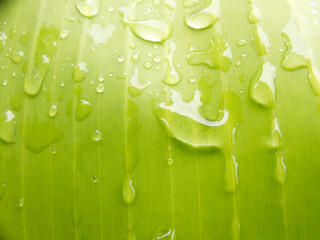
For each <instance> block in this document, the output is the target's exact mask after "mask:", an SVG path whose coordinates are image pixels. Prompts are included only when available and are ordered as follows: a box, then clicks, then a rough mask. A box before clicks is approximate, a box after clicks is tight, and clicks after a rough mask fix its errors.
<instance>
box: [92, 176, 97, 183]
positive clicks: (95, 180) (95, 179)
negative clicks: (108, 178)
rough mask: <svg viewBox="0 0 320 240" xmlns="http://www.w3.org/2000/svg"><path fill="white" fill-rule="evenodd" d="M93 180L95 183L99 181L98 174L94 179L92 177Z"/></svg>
mask: <svg viewBox="0 0 320 240" xmlns="http://www.w3.org/2000/svg"><path fill="white" fill-rule="evenodd" d="M91 181H92V182H93V183H97V182H98V181H99V178H98V176H93V177H92V179H91Z"/></svg>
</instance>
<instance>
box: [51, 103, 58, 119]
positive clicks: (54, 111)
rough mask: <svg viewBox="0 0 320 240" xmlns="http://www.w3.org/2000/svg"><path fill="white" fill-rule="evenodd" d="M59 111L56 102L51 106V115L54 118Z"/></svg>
mask: <svg viewBox="0 0 320 240" xmlns="http://www.w3.org/2000/svg"><path fill="white" fill-rule="evenodd" d="M57 113H58V107H57V105H55V104H54V103H52V105H51V106H50V108H49V117H51V118H54V117H55V116H56V115H57Z"/></svg>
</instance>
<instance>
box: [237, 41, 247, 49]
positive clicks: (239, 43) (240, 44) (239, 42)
mask: <svg viewBox="0 0 320 240" xmlns="http://www.w3.org/2000/svg"><path fill="white" fill-rule="evenodd" d="M237 45H238V47H242V46H244V45H246V40H244V39H240V40H239V41H238V42H237Z"/></svg>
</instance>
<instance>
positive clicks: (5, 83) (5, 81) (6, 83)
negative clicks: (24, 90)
mask: <svg viewBox="0 0 320 240" xmlns="http://www.w3.org/2000/svg"><path fill="white" fill-rule="evenodd" d="M2 85H3V86H4V87H6V86H7V85H8V80H7V79H5V80H3V82H2Z"/></svg>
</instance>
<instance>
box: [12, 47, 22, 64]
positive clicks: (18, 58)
mask: <svg viewBox="0 0 320 240" xmlns="http://www.w3.org/2000/svg"><path fill="white" fill-rule="evenodd" d="M23 58H24V53H23V52H22V51H15V50H13V51H11V53H10V59H11V61H12V62H14V63H15V64H19V63H21V62H22V60H23Z"/></svg>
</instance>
